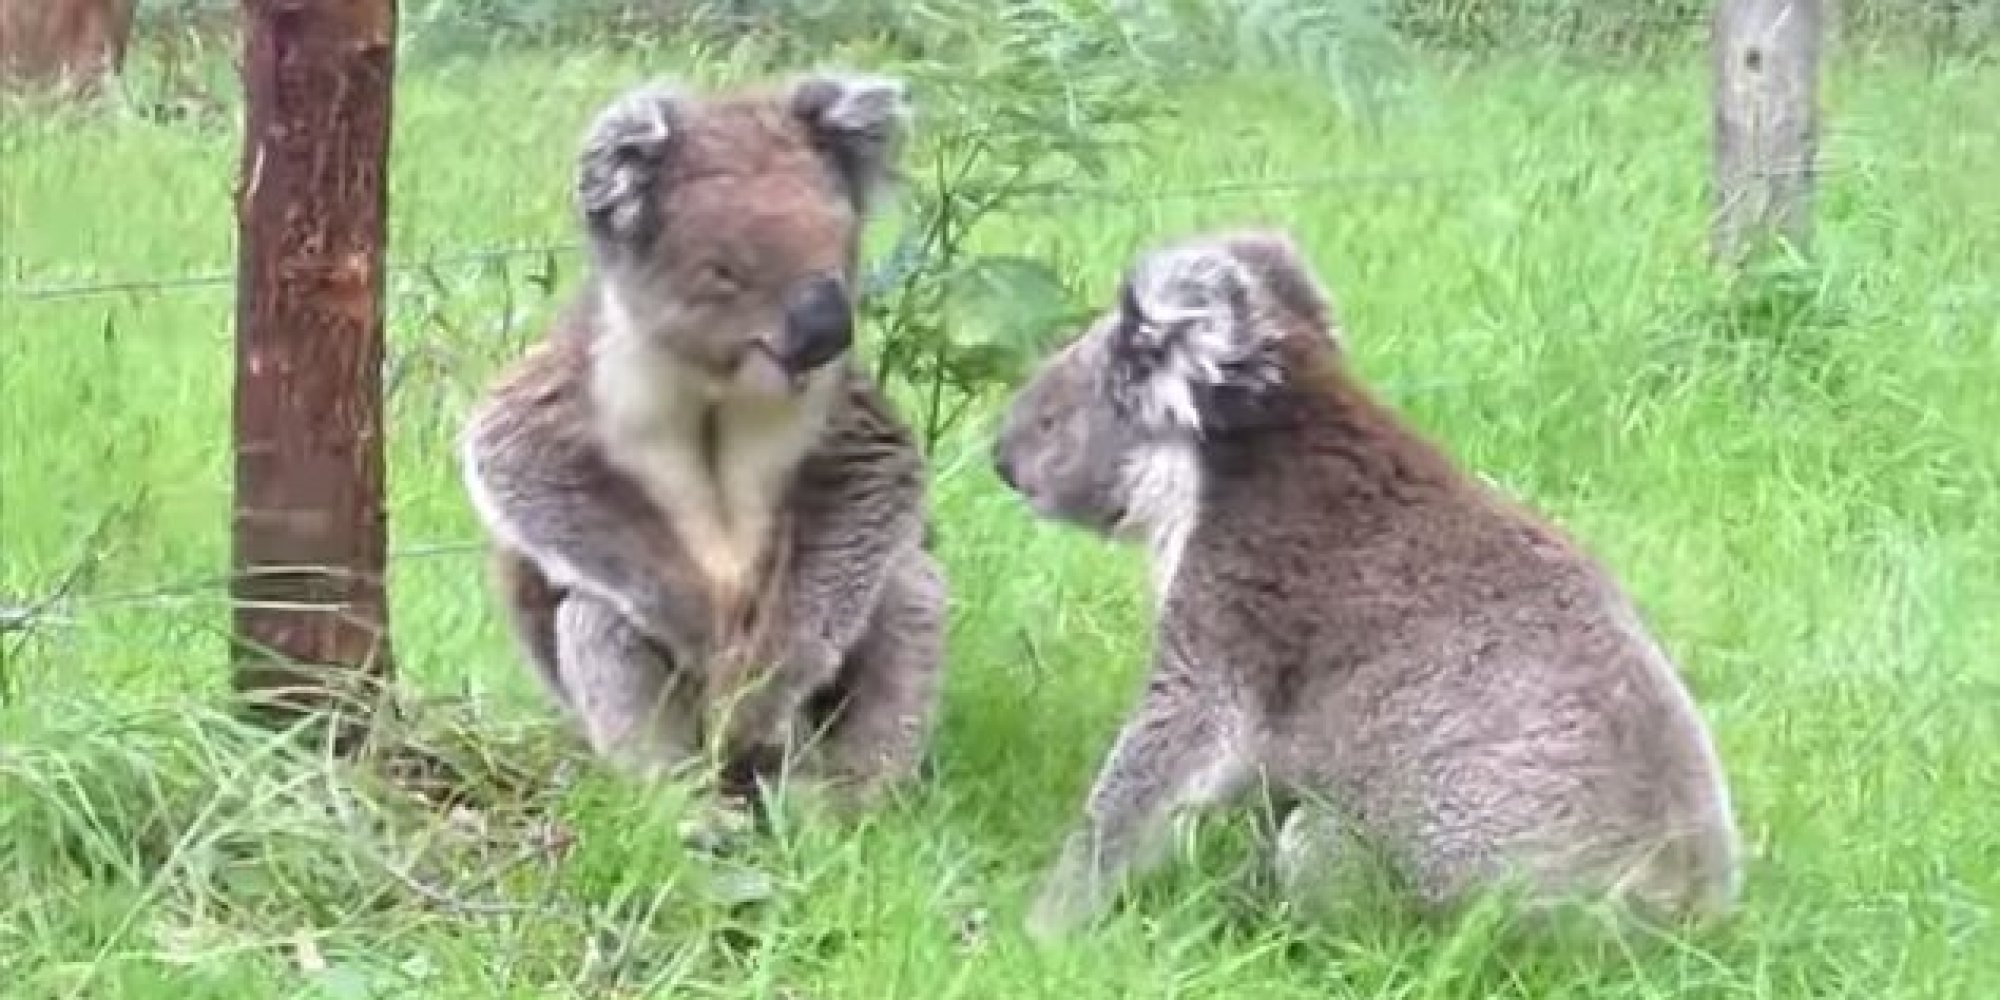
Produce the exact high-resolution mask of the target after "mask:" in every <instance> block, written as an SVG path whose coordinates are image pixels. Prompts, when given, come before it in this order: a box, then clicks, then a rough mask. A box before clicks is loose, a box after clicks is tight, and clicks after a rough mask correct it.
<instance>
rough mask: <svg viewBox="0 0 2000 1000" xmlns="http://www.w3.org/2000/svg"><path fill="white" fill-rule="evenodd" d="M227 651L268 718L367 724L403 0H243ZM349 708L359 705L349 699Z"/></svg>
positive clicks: (374, 689)
mask: <svg viewBox="0 0 2000 1000" xmlns="http://www.w3.org/2000/svg"><path fill="white" fill-rule="evenodd" d="M243 15H244V19H243V27H244V46H245V51H244V58H243V86H244V90H245V94H246V111H245V119H246V120H245V129H244V136H243V155H242V162H241V166H240V174H239V177H238V181H237V185H238V186H237V191H236V203H237V240H238V245H237V254H238V257H237V292H236V295H237V303H236V395H235V437H236V482H235V510H234V525H233V538H232V540H233V547H234V551H233V553H232V564H233V566H232V568H233V571H234V572H233V573H232V577H231V581H232V582H231V587H230V592H231V596H232V598H233V599H234V621H233V626H234V629H233V638H234V642H233V644H232V651H231V659H232V663H233V667H234V683H235V687H236V690H237V691H238V692H239V693H240V694H242V695H243V696H244V697H245V700H246V701H249V702H251V704H252V707H253V709H254V710H255V711H256V714H257V715H259V716H261V717H263V718H265V719H266V720H268V721H273V722H280V723H289V722H292V721H296V720H297V719H299V718H300V717H301V716H302V715H305V714H307V713H315V712H330V713H333V714H334V715H335V716H336V717H338V718H341V719H342V720H343V725H342V726H340V727H339V728H338V730H337V731H336V737H335V738H336V743H337V745H340V746H343V747H350V746H352V744H353V741H354V738H355V737H357V736H359V735H362V734H363V733H365V731H366V730H365V726H366V724H367V717H366V714H365V713H366V711H367V710H368V707H369V706H372V704H373V702H374V699H375V698H376V696H377V695H379V694H380V693H381V692H382V690H383V689H384V687H385V685H386V682H387V681H388V680H389V679H390V678H392V677H393V675H394V660H393V658H392V656H391V652H390V643H389V628H388V624H389V622H388V602H387V599H386V596H387V595H386V587H385V583H384V576H385V570H386V566H385V563H386V561H387V555H388V514H387V509H386V507H385V504H384V498H383V485H384V484H383V480H384V461H383V404H382V358H383V329H382V327H383V248H384V243H385V236H386V230H387V214H388V159H389V135H390V128H389V126H390V118H391V110H392V103H391V96H392V94H391V88H392V83H393V77H394V73H395V40H396V4H395V0H305V2H301V0H244V3H243ZM357 706H358V707H357Z"/></svg>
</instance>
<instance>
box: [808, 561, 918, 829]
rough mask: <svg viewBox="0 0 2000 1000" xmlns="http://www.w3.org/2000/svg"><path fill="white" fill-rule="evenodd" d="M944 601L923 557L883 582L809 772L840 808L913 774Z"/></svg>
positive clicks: (862, 804)
mask: <svg viewBox="0 0 2000 1000" xmlns="http://www.w3.org/2000/svg"><path fill="white" fill-rule="evenodd" d="M947 598H948V589H947V585H946V583H945V578H944V573H943V571H942V570H941V569H940V568H939V566H938V564H937V560H936V559H935V558H934V557H933V556H931V554H930V553H928V552H925V551H922V550H912V551H911V552H910V553H909V555H907V556H905V557H904V558H903V559H902V560H901V561H900V562H899V564H898V565H897V566H896V568H895V569H894V570H892V571H891V573H890V575H889V578H888V579H887V580H886V581H884V584H883V588H882V595H881V598H880V600H879V601H878V602H877V604H876V606H875V612H874V615H873V619H872V621H871V623H870V625H869V627H868V631H867V632H866V633H864V634H863V635H862V638H861V641H860V643H858V644H857V645H856V646H855V648H854V649H853V650H852V651H850V652H849V654H848V656H847V658H846V661H845V663H844V664H843V665H842V669H841V675H840V681H839V689H838V692H837V697H838V699H839V703H838V704H836V705H833V706H831V707H830V711H829V712H828V713H827V718H826V719H825V720H824V732H822V733H820V734H817V739H818V740H819V746H818V747H817V748H816V753H815V754H814V760H815V763H816V764H817V766H816V767H815V768H814V770H816V771H818V772H820V773H821V774H822V775H823V776H824V777H826V778H828V779H830V780H831V781H832V782H833V784H834V785H835V791H836V794H837V797H838V800H839V805H841V806H843V807H846V808H850V809H862V808H867V807H868V806H870V805H872V804H873V803H874V802H875V801H876V800H877V799H878V798H879V797H880V796H881V795H882V794H884V793H885V792H887V791H889V790H890V789H891V788H893V787H894V786H896V785H898V784H900V783H902V782H903V781H905V780H907V779H909V778H910V777H912V776H913V775H914V774H915V773H916V771H917V769H918V766H919V764H920V763H921V761H922V758H923V754H924V749H925V747H926V746H927V745H928V744H929V742H930V737H931V733H932V732H933V730H934V728H935V724H936V720H937V714H938V707H939V702H940V699H941V695H942V693H943V692H942V684H943V672H944V654H945V650H944V645H945V642H944V640H945V612H946V608H945V605H946V602H947Z"/></svg>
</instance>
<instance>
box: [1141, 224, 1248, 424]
mask: <svg viewBox="0 0 2000 1000" xmlns="http://www.w3.org/2000/svg"><path fill="white" fill-rule="evenodd" d="M1268 294H1269V293H1268V292H1266V291H1265V290H1264V289H1262V288H1261V287H1260V286H1259V284H1258V282H1257V276H1256V274H1255V273H1254V272H1253V270H1252V269H1251V267H1250V266H1248V264H1247V263H1246V261H1245V260H1244V259H1243V258H1242V257H1239V256H1238V255H1237V253H1236V251H1235V248H1234V247H1233V246H1232V245H1231V244H1230V243H1229V242H1228V241H1227V240H1215V239H1207V240H1198V241H1190V242H1187V243H1183V244H1179V245H1175V246H1170V247H1166V248H1163V249H1159V250H1155V251H1153V252H1152V253H1149V254H1147V255H1146V256H1144V257H1143V258H1141V259H1140V260H1139V262H1138V263H1137V264H1136V265H1135V266H1134V267H1133V268H1132V270H1131V272H1130V273H1129V274H1127V275H1126V278H1125V283H1124V287H1123V288H1122V289H1120V292H1119V299H1118V311H1117V315H1116V317H1115V319H1114V324H1115V325H1114V326H1113V328H1112V332H1111V366H1112V372H1113V384H1114V386H1115V387H1116V388H1115V392H1116V393H1117V394H1118V395H1119V396H1120V397H1122V399H1123V401H1124V402H1125V403H1126V404H1127V406H1128V407H1129V409H1130V411H1131V412H1132V413H1133V414H1134V415H1135V416H1136V417H1137V419H1138V420H1139V421H1140V422H1141V423H1142V424H1145V425H1147V426H1149V427H1151V428H1153V429H1155V430H1159V431H1165V432H1178V433H1187V434H1194V435H1197V436H1200V435H1204V434H1211V433H1215V432H1218V431H1227V430H1231V429H1234V428H1237V427H1241V426H1246V425H1248V424H1250V423H1254V422H1255V421H1256V420H1257V419H1258V417H1259V415H1260V414H1261V413H1262V412H1263V410H1264V403H1265V402H1266V401H1267V400H1268V398H1269V397H1270V396H1271V390H1272V389H1274V388H1276V387H1277V386H1278V385H1279V384H1280V383H1281V382H1282V381H1283V379H1284V371H1283V367H1282V365H1281V362H1280V359H1279V357H1278V351H1277V348H1278V340H1279V338H1280V337H1281V335H1282V332H1281V331H1282V328H1281V327H1280V326H1279V325H1277V324H1275V323H1273V322H1272V321H1271V317H1269V316H1267V315H1266V309H1265V307H1264V305H1263V302H1262V300H1263V299H1264V298H1265V297H1266V296H1267V295H1268Z"/></svg>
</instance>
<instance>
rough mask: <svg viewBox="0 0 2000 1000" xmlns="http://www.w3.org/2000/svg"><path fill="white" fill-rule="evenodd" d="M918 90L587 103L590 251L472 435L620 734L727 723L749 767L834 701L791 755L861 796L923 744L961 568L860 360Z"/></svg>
mask: <svg viewBox="0 0 2000 1000" xmlns="http://www.w3.org/2000/svg"><path fill="white" fill-rule="evenodd" d="M906 115H907V110H906V105H905V98H904V88H903V86H902V85H901V84H900V83H899V82H898V81H895V80H892V79H885V78H879V77H869V76H839V75H822V76H813V77H807V78H804V79H801V80H798V81H796V82H794V83H791V84H789V85H787V86H782V87H774V88H760V89H747V90H743V91H737V92H730V93H719V94H708V95H696V94H691V93H686V92H683V91H680V90H678V89H675V88H672V87H669V86H665V85H658V84H649V85H645V86H640V87H637V88H634V89H633V90H631V91H629V92H627V93H625V94H623V95H622V96H620V97H618V98H617V99H616V100H614V101H613V102H611V103H610V104H609V105H608V106H607V107H606V108H604V109H603V110H602V111H601V112H600V113H599V115H598V117H597V119H596V120H595V122H594V123H593V124H592V125H591V126H590V128H589V130H588V133H587V135H586V137H585V140H584V143H583V149H582V155H581V158H580V162H579V164H578V168H577V176H576V192H575V193H576V199H577V203H578V205H579V208H580V213H581V217H582V226H583V230H584V233H585V236H586V241H587V244H588V247H589V250H590V258H591V268H590V271H589V273H588V274H587V275H586V278H585V281H584V285H583V288H582V290H581V292H580V294H579V295H578V297H577V298H576V299H575V300H574V301H572V302H571V303H569V305H568V307H567V308H566V310H565V312H564V313H563V314H562V316H561V317H560V318H559V319H558V321H557V322H556V323H555V325H554V328H553V330H552V331H551V333H550V334H549V336H548V337H547V338H546V339H545V340H544V341H543V342H542V343H540V344H538V345H536V346H535V347H534V348H533V349H532V350H531V351H530V352H529V353H528V354H527V355H526V356H524V357H523V358H522V359H520V360H519V361H518V362H517V363H516V364H515V365H514V366H513V367H512V368H511V369H510V370H509V371H507V372H505V373H504V374H503V375H502V376H501V377H500V378H499V380H498V381H497V383H496V385H495V386H494V387H493V388H492V390H491V391H490V393H489V395H488V396H487V397H486V398H485V399H484V400H483V401H482V402H481V404H480V405H479V406H478V407H476V408H475V410H474V412H473V413H472V415H471V416H470V418H469V420H468V423H467V425H466V427H465V430H464V432H463V435H462V439H461V452H462V454H461V461H462V473H463V478H464V482H465V485H466V489H467V491H468V494H469V496H470V498H471V501H472V504H473V506H474V508H475V510H476V512H477V514H478V516H479V518H480V520H481V522H482V524H483V525H484V527H485V528H486V530H487V532H488V534H489V535H490V536H491V539H492V548H493V550H494V561H495V564H496V575H497V577H498V580H499V588H498V589H499V590H500V591H501V595H502V603H503V605H504V609H505V613H506V615H507V618H508V619H509V622H510V624H511V626H512V628H513V630H514V633H515V636H516V638H517V640H518V643H519V645H520V646H521V648H522V649H523V651H524V653H525V655H526V658H527V659H528V661H529V662H530V664H531V665H532V666H533V668H534V669H535V672H536V673H537V674H538V676H539V677H540V678H541V680H542V681H543V682H544V684H545V686H546V687H547V689H548V690H549V692H550V693H551V694H552V695H553V697H554V698H555V700H556V701H557V702H558V703H559V704H560V705H561V706H562V707H563V708H564V709H566V710H567V712H568V713H569V714H570V715H572V716H573V717H574V718H575V720H576V721H577V722H578V723H580V728H581V729H582V730H583V732H584V734H585V735H586V736H587V738H588V739H589V741H590V743H591V745H592V746H593V747H594V749H595V750H596V751H597V752H599V753H600V754H602V755H603V756H605V757H607V758H610V759H612V760H614V761H617V762H620V763H622V764H625V765H628V766H630V767H632V768H633V769H635V770H638V771H641V772H643V773H648V774H658V773H661V772H663V771H665V770H668V769H672V768H675V767H677V766H679V765H681V764H683V763H686V762H688V761H689V760H691V759H693V758H694V757H695V755H696V754H697V753H698V752H699V751H700V750H702V749H703V748H704V747H715V748H717V749H719V750H720V752H721V754H722V758H723V764H724V774H725V780H726V781H731V780H733V781H736V782H741V781H743V780H744V779H745V778H746V777H747V776H749V769H761V768H763V767H767V766H768V765H769V764H770V762H771V758H772V755H773V754H775V753H786V752H788V751H789V750H794V749H798V747H796V746H795V745H794V744H795V743H796V742H797V740H798V737H800V736H802V735H814V734H809V733H805V732H804V729H805V727H806V726H808V725H810V726H814V727H823V728H824V729H825V730H826V731H825V732H824V733H823V734H818V735H823V737H824V742H823V743H821V744H819V745H818V746H816V747H815V748H814V749H813V750H812V752H811V753H810V754H809V755H808V756H807V757H806V758H805V759H804V760H801V761H800V762H799V763H800V764H801V770H802V771H803V772H804V773H805V774H806V775H807V776H809V777H817V778H824V779H827V780H828V781H830V782H832V783H833V784H835V785H837V786H838V790H839V792H840V793H841V795H840V800H841V801H842V802H843V803H845V804H850V805H859V804H864V803H865V802H867V801H869V800H871V799H872V797H873V796H874V794H875V793H877V792H880V791H882V790H885V789H886V788H888V787H889V786H891V785H894V784H895V783H897V782H899V781H900V780H901V779H903V778H905V777H907V776H909V775H910V774H911V773H912V772H913V771H914V769H915V766H916V764H917V763H918V760H919V758H920V756H921V753H922V751H923V749H924V746H925V743H926V742H927V740H928V736H929V733H930V731H931V726H932V720H933V717H934V715H935V713H936V708H937V702H938V696H939V685H940V676H939V674H940V671H941V670H942V659H943V648H942V647H943V633H944V604H945V600H946V585H945V581H944V577H943V575H942V572H941V570H940V568H939V566H938V565H937V563H936V562H935V560H934V559H933V557H932V556H931V555H930V553H929V551H928V543H927V541H926V534H927V531H926V522H925V513H924V504H925V490H924V468H923V462H922V458H921V456H920V454H919V453H918V451H917V449H916V447H915V444H914V442H913V441H912V439H911V437H910V434H909V433H908V431H907V429H906V427H905V425H904V424H903V423H902V422H901V421H900V420H899V419H898V418H897V416H896V415H895V414H894V413H893V412H891V410H890V409H889V407H888V405H887V404H886V402H885V401H884V399H883V398H882V396H881V394H880V393H879V391H878V389H877V387H876V386H875V385H874V384H873V383H872V382H871V381H870V380H869V378H868V377H867V376H866V375H865V374H864V373H863V372H862V371H860V370H859V369H858V368H856V367H853V366H851V365H850V363H849V358H848V349H849V347H850V344H851V342H852V339H853V329H852V324H853V319H852V317H853V305H852V296H853V294H854V291H853V290H854V288H855V284H856V268H857V257H858V247H859V243H860V238H861V230H862V227H863V225H864V224H865V222H866V220H867V219H868V217H869V209H870V204H871V198H872V195H873V194H874V192H875V191H876V189H877V187H878V185H879V184H881V183H882V182H883V181H884V180H885V179H886V176H887V175H888V174H889V173H890V171H891V168H892V162H893V156H894V153H895V150H896V148H897V147H898V145H899V142H900V140H901V137H902V135H903V132H904V128H905V126H904V119H905V117H906ZM732 774H733V775H735V778H734V779H731V778H729V775H732ZM739 790H741V789H740V788H739Z"/></svg>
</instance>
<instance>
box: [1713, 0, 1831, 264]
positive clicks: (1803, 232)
mask: <svg viewBox="0 0 2000 1000" xmlns="http://www.w3.org/2000/svg"><path fill="white" fill-rule="evenodd" d="M1824 29H1825V22H1824V20H1823V18H1822V16H1821V10H1820V0H1717V3H1716V7H1715V15H1714V21H1713V22H1712V24H1711V30H1712V32H1713V35H1712V38H1711V43H1712V50H1713V57H1714V60H1715V66H1714V69H1715V80H1714V85H1715V93H1714V102H1715V217H1714V222H1713V224H1714V230H1713V233H1712V252H1713V253H1714V255H1715V258H1716V260H1717V261H1719V262H1721V263H1723V264H1725V265H1727V266H1731V267H1734V266H1736V265H1738V264H1740V263H1742V262H1743V260H1744V259H1745V258H1746V257H1747V256H1748V255H1749V254H1750V253H1752V252H1753V251H1755V250H1757V249H1759V246H1760V244H1762V243H1764V242H1765V241H1766V240H1768V239H1769V238H1770V237H1772V236H1777V237H1781V238H1783V239H1784V240H1787V241H1789V242H1790V243H1791V244H1792V245H1793V246H1794V247H1796V248H1797V249H1799V250H1800V251H1801V252H1804V251H1806V250H1807V249H1809V247H1810V242H1811V238H1812V200H1813V181H1814V171H1815V162H1814V161H1815V159H1816V157H1817V155H1818V145H1819V59H1820V47H1821V43H1822V38H1823V32H1824Z"/></svg>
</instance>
